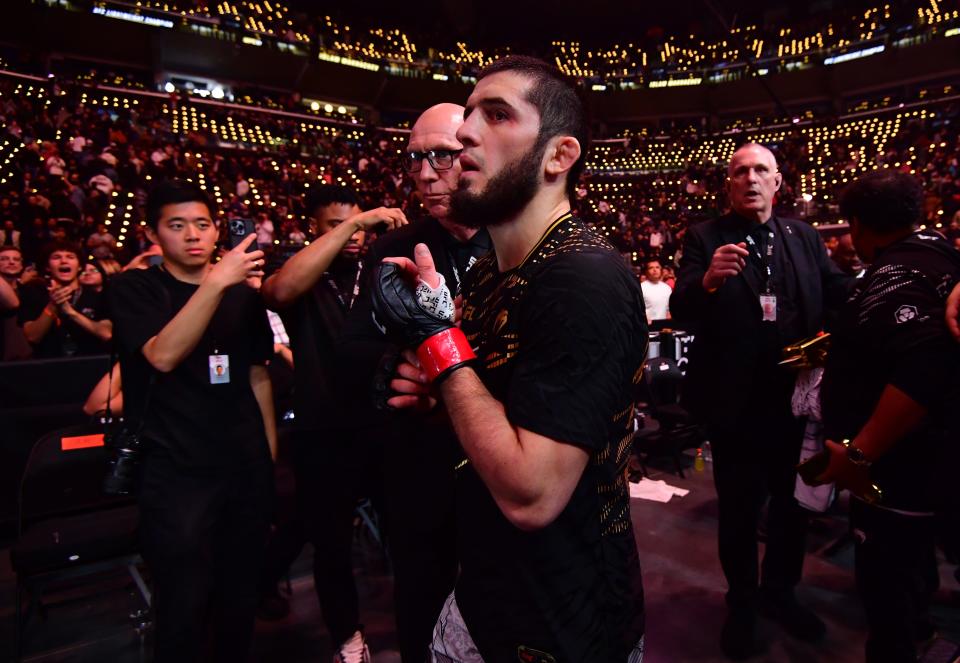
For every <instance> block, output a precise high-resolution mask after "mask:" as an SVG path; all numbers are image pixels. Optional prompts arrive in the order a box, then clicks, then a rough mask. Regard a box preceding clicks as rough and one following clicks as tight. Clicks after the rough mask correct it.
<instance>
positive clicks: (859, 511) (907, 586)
mask: <svg viewBox="0 0 960 663" xmlns="http://www.w3.org/2000/svg"><path fill="white" fill-rule="evenodd" d="M840 209H841V212H842V213H843V215H844V217H846V218H847V219H849V220H850V230H851V236H852V238H853V242H854V244H855V245H856V249H857V253H859V254H860V255H862V256H863V257H864V259H865V260H867V261H868V262H869V263H870V268H869V269H868V270H867V272H866V274H865V275H864V276H863V277H862V278H861V279H860V280H859V281H858V282H857V284H856V286H855V288H854V291H853V294H852V295H851V297H850V300H849V301H848V303H847V306H846V308H845V309H844V311H843V314H842V316H841V318H840V324H839V325H838V327H837V329H836V330H835V331H834V334H833V336H834V340H833V346H832V347H831V349H830V355H829V360H828V364H827V368H826V372H825V374H824V380H823V389H822V392H821V395H822V398H823V416H824V419H823V420H824V432H825V434H826V436H827V438H828V440H827V447H828V449H830V451H831V460H830V466H829V468H828V469H827V471H826V473H825V474H824V475H823V476H822V477H821V480H824V481H838V482H839V484H840V485H841V486H842V487H845V488H850V489H851V491H852V492H853V493H854V497H853V498H852V499H851V504H850V511H851V514H850V525H851V527H852V529H853V531H854V532H855V534H856V540H857V544H856V576H857V588H858V590H859V592H860V596H861V598H862V599H863V605H864V608H865V610H866V613H867V623H868V625H869V634H868V637H867V645H866V660H867V662H868V663H880V662H883V663H901V662H903V663H907V662H908V661H915V660H916V659H917V653H918V652H917V649H916V643H917V642H920V641H923V640H925V639H927V638H929V637H930V636H931V635H932V634H933V631H934V629H933V626H932V624H931V623H930V622H929V619H928V616H927V605H928V603H929V601H930V598H931V596H932V595H933V592H934V591H935V590H936V588H937V586H938V574H937V565H936V547H935V546H936V534H937V528H936V519H935V515H937V514H938V513H942V512H943V510H944V507H945V506H947V504H949V502H950V501H951V498H952V501H953V503H954V505H955V504H956V498H955V497H954V496H953V494H954V493H955V488H954V485H955V483H956V477H955V472H956V467H957V462H958V459H960V456H958V454H957V452H956V443H957V438H956V432H955V431H956V423H955V421H956V411H955V409H956V406H957V403H958V402H960V346H958V345H957V344H956V343H954V342H953V339H952V338H951V337H950V333H949V331H948V329H947V326H946V325H945V324H944V310H945V308H946V300H947V296H948V294H949V293H950V291H951V289H952V288H953V287H954V286H955V285H956V284H958V283H960V253H958V252H957V251H956V250H955V249H954V248H953V247H951V246H950V244H949V242H948V241H947V240H946V239H945V238H944V237H943V236H942V235H940V234H939V233H937V232H933V231H915V230H914V224H916V223H918V222H919V221H920V219H921V214H922V211H923V188H922V186H921V184H920V182H919V181H918V180H917V179H916V178H914V177H912V176H910V175H907V174H905V173H901V172H897V171H894V170H892V169H890V170H876V171H873V172H870V173H867V174H865V175H862V176H861V177H860V178H859V179H858V180H856V181H855V182H854V183H853V184H851V185H850V186H849V187H847V189H846V190H845V191H844V192H843V194H842V197H841V199H840ZM951 429H952V430H953V431H954V432H953V434H952V435H951V433H950V431H951ZM841 440H842V441H843V442H842V443H841ZM868 484H875V485H876V486H877V487H879V488H880V490H881V491H882V498H881V499H880V501H879V502H877V503H874V504H870V503H867V502H865V501H864V500H862V499H859V498H857V497H856V495H857V494H860V495H862V494H863V489H864V487H865V486H866V485H868Z"/></svg>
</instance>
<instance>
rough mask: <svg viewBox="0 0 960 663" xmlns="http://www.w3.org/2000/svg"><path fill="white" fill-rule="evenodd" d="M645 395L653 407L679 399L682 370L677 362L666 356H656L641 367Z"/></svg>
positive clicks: (671, 403)
mask: <svg viewBox="0 0 960 663" xmlns="http://www.w3.org/2000/svg"><path fill="white" fill-rule="evenodd" d="M643 375H644V378H645V380H644V381H645V382H646V385H647V395H648V397H649V398H650V404H651V405H652V406H653V407H654V408H658V407H663V406H665V405H674V404H676V403H677V402H678V401H679V399H680V383H681V381H682V380H683V371H681V370H680V367H679V366H677V362H676V361H674V360H673V359H669V358H667V357H656V358H655V359H651V360H649V361H647V363H646V365H645V366H644V367H643Z"/></svg>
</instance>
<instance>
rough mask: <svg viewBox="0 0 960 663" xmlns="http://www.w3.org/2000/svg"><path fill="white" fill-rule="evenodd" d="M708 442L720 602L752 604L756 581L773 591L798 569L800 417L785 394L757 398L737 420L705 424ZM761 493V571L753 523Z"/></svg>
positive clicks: (789, 584) (802, 521)
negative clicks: (722, 582)
mask: <svg viewBox="0 0 960 663" xmlns="http://www.w3.org/2000/svg"><path fill="white" fill-rule="evenodd" d="M710 441H711V444H712V448H713V477H714V482H715V484H716V487H717V498H718V506H719V511H720V515H719V528H718V529H719V532H718V534H719V550H720V565H721V566H722V567H723V573H724V575H725V576H726V578H727V583H728V585H729V591H728V592H727V605H728V606H729V607H730V609H731V610H738V609H743V610H753V609H755V608H756V605H757V599H758V590H759V588H760V587H761V586H762V587H763V589H764V590H765V591H770V592H773V593H787V592H790V591H792V590H793V588H794V586H796V584H797V583H798V582H800V576H801V574H802V571H803V555H804V543H805V535H806V516H805V514H804V512H803V510H802V508H801V507H800V506H799V505H798V504H797V500H796V499H795V498H794V496H793V492H794V488H795V483H796V476H797V472H796V469H795V467H796V464H797V462H798V460H799V458H800V446H801V444H802V442H803V422H802V421H798V420H797V419H795V418H794V417H793V415H792V414H791V413H790V410H789V399H784V400H783V401H782V402H780V403H775V404H767V405H766V406H763V405H759V404H758V407H756V408H751V412H750V413H749V415H748V416H747V417H744V419H743V420H742V421H741V422H740V425H739V426H737V427H732V428H723V429H716V430H711V431H710ZM768 497H769V500H770V501H769V507H768V510H767V544H766V552H765V554H764V556H763V565H762V571H761V570H759V569H758V564H757V557H758V547H757V526H758V525H759V521H760V515H761V512H762V510H763V506H764V503H765V502H766V500H767V498H768Z"/></svg>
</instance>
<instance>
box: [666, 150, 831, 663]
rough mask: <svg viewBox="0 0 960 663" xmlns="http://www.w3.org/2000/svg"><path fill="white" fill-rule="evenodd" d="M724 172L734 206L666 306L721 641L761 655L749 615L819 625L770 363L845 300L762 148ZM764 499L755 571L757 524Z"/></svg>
mask: <svg viewBox="0 0 960 663" xmlns="http://www.w3.org/2000/svg"><path fill="white" fill-rule="evenodd" d="M727 176H728V178H727V188H728V192H729V194H730V207H731V208H732V209H731V211H730V212H729V213H728V214H726V215H724V216H722V217H720V218H718V219H715V220H711V221H706V222H704V223H701V224H697V225H694V226H691V227H690V228H689V229H688V230H687V233H686V240H685V244H684V249H683V258H682V259H681V261H680V271H679V274H678V277H677V283H676V288H675V289H674V291H673V295H672V296H671V298H670V311H671V313H672V314H673V318H674V320H675V321H676V322H677V324H678V325H686V326H687V327H685V328H689V329H691V331H693V332H694V333H695V335H696V338H695V341H694V344H693V347H692V349H691V354H690V363H689V368H688V374H687V380H686V383H685V385H684V395H685V397H686V398H687V399H688V401H689V405H690V408H691V410H692V411H693V413H694V414H695V415H696V416H697V417H698V418H699V419H700V420H701V421H702V422H703V423H705V424H706V426H707V429H708V435H709V438H710V441H711V443H712V446H713V458H714V463H713V471H714V480H715V483H716V487H717V497H718V501H719V509H720V515H719V532H718V535H719V536H718V538H719V551H720V564H721V566H722V567H723V573H724V575H725V576H726V579H727V583H728V585H729V591H728V592H727V606H728V616H727V620H726V622H725V624H724V626H723V632H722V634H721V641H720V644H721V648H722V649H723V651H724V653H725V654H726V655H727V656H729V657H730V658H734V659H741V658H746V657H749V656H751V655H753V654H755V653H757V651H758V643H757V640H756V615H757V611H758V610H762V612H763V614H764V615H766V616H769V617H770V618H772V619H774V620H776V621H778V622H779V623H780V624H781V626H783V628H784V629H785V630H787V631H788V632H789V633H791V634H792V635H794V636H795V637H798V638H801V639H804V640H817V639H819V638H821V637H822V636H823V634H824V631H825V629H824V625H823V622H821V621H820V619H819V618H818V617H817V616H816V615H814V614H813V613H812V612H810V611H809V610H808V609H806V608H805V607H803V606H801V605H800V604H799V603H798V602H797V600H796V598H795V596H794V587H795V586H796V585H797V583H798V582H799V581H800V577H801V573H802V570H803V556H804V534H805V529H806V522H805V516H804V514H803V512H802V510H801V508H800V506H799V505H798V504H797V501H796V499H795V498H794V495H793V493H794V487H795V483H796V470H795V465H796V464H797V462H798V461H799V458H800V446H801V443H802V440H803V427H804V426H803V422H802V421H801V420H798V419H796V418H795V417H794V416H793V413H792V411H791V407H790V399H791V395H792V393H793V386H794V374H793V373H791V372H789V371H787V370H783V369H781V368H780V367H779V366H778V365H777V363H778V362H779V361H780V359H781V349H782V348H783V346H784V345H786V344H788V343H792V342H794V341H797V340H800V339H802V338H806V337H808V336H812V335H813V334H816V333H817V332H819V331H820V330H821V329H822V328H823V319H824V309H825V307H827V306H828V305H833V306H835V307H839V306H840V305H841V304H842V302H843V300H844V299H845V294H846V288H847V284H848V283H849V281H850V279H849V278H848V277H846V276H844V275H843V274H842V273H841V272H840V271H839V270H838V269H837V267H836V265H834V263H832V262H831V261H830V259H829V258H828V257H827V253H826V248H825V247H824V245H823V241H822V240H821V239H820V236H819V235H818V234H817V231H816V230H814V229H813V228H812V227H810V226H809V225H807V224H805V223H800V222H798V221H793V220H790V219H783V218H779V217H778V216H776V215H775V214H774V213H773V199H774V196H775V194H776V192H777V190H778V189H779V188H780V184H781V181H782V176H781V174H780V171H779V169H778V167H777V161H776V159H775V158H774V155H773V153H771V152H770V150H768V149H767V148H765V147H763V146H761V145H756V144H753V143H748V144H746V145H744V146H742V147H740V148H739V149H738V150H737V151H736V152H734V154H733V157H732V158H731V160H730V166H729V168H728V171H727ZM768 496H769V499H770V506H769V511H768V518H767V545H766V551H765V553H764V557H763V565H762V570H761V569H758V568H757V552H758V551H757V525H758V524H759V522H760V513H761V509H762V508H763V504H764V502H765V501H766V499H767V497H768Z"/></svg>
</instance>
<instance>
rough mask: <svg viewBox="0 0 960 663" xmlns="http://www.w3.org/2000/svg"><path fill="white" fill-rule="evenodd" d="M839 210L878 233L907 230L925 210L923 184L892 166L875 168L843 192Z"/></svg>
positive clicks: (845, 215)
mask: <svg viewBox="0 0 960 663" xmlns="http://www.w3.org/2000/svg"><path fill="white" fill-rule="evenodd" d="M840 213H841V214H842V215H843V216H844V217H846V218H848V219H856V220H857V221H858V222H859V223H861V224H862V225H863V226H864V227H865V228H868V229H870V230H872V231H873V232H875V233H879V234H887V233H891V232H897V231H900V230H907V229H909V228H912V227H913V225H914V224H915V223H917V222H918V221H920V217H921V215H922V213H923V186H922V185H921V184H920V181H919V180H918V179H917V178H916V177H914V176H912V175H908V174H907V173H901V172H900V171H897V170H894V169H892V168H890V169H886V168H884V169H878V170H872V171H870V172H869V173H865V174H863V175H861V176H860V177H858V178H857V179H856V180H854V181H853V182H852V183H851V184H849V185H848V186H847V187H846V188H845V189H844V190H843V192H842V193H841V194H840Z"/></svg>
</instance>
